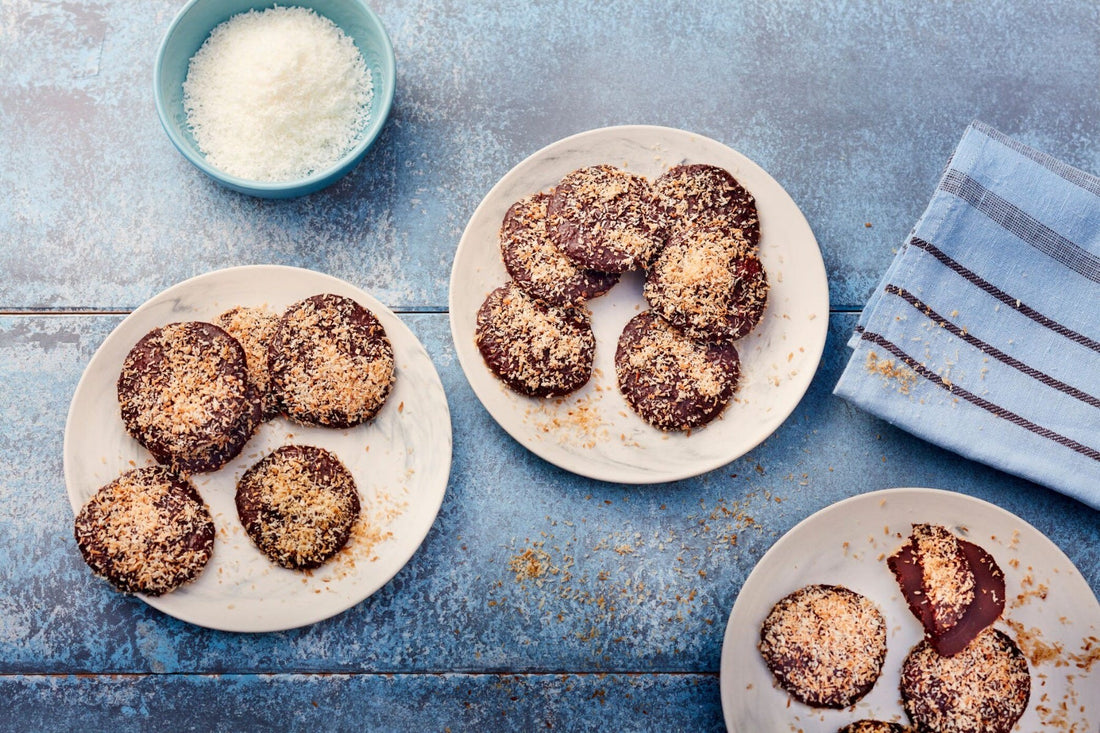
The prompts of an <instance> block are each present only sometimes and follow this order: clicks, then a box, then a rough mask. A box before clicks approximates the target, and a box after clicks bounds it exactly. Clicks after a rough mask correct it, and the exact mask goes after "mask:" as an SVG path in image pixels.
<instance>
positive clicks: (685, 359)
mask: <svg viewBox="0 0 1100 733" xmlns="http://www.w3.org/2000/svg"><path fill="white" fill-rule="evenodd" d="M615 375H616V377H617V379H618V383H619V391H620V392H622V395H623V397H624V398H625V399H626V402H627V404H629V405H630V407H631V409H633V410H634V411H635V412H636V413H637V414H638V415H639V416H640V417H641V418H642V419H643V420H645V421H646V422H648V423H649V424H650V425H653V426H654V427H656V428H660V429H661V430H689V429H691V428H697V427H701V426H703V425H706V424H707V423H709V422H710V421H712V420H714V419H715V418H716V417H718V415H720V414H721V413H722V411H723V410H724V409H725V408H726V405H727V404H729V401H730V399H732V397H733V394H734V392H736V390H737V385H738V382H739V381H740V376H741V363H740V358H739V357H738V354H737V349H736V348H735V347H734V346H733V344H730V343H724V344H719V343H706V342H703V341H698V340H695V339H692V338H690V337H688V336H686V335H684V334H683V332H681V331H679V330H678V329H676V328H674V327H673V326H672V325H671V324H669V323H668V322H667V321H666V320H665V319H663V318H661V317H660V316H659V315H657V314H656V313H654V312H653V311H646V312H644V313H639V314H638V315H636V316H634V317H633V318H632V319H630V321H629V322H628V323H627V324H626V327H625V328H624V329H623V332H622V335H621V336H620V337H619V343H618V346H617V347H616V349H615Z"/></svg>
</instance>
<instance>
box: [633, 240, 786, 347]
mask: <svg viewBox="0 0 1100 733" xmlns="http://www.w3.org/2000/svg"><path fill="white" fill-rule="evenodd" d="M643 294H644V295H645V298H646V300H647V301H648V302H649V304H650V306H652V307H653V310H655V311H656V312H657V313H659V314H661V315H662V316H664V317H665V318H666V319H668V320H669V321H670V322H671V323H672V324H673V325H674V326H676V327H678V328H681V329H683V330H684V332H685V333H687V334H688V335H690V336H692V337H693V338H697V339H702V340H705V341H732V340H735V339H739V338H741V337H743V336H745V335H746V334H747V333H748V332H749V331H751V330H752V329H753V328H754V327H755V326H756V324H757V323H759V322H760V319H761V317H762V316H763V314H764V306H765V304H766V303H767V299H768V277H767V275H766V274H765V272H764V265H763V264H762V263H761V262H760V259H759V258H758V257H757V256H756V255H755V254H754V253H753V248H752V247H751V246H750V245H749V243H748V241H747V240H746V239H745V238H744V237H742V236H741V234H740V233H739V232H738V231H737V230H730V231H725V230H722V229H713V228H711V229H686V230H683V231H681V232H679V233H678V234H676V235H674V236H673V237H672V238H671V239H670V240H669V242H668V244H666V245H665V246H664V247H663V248H662V249H661V251H660V253H659V254H658V255H657V258H656V259H655V260H654V262H653V265H652V266H651V267H650V269H649V270H648V272H647V273H646V279H645V287H644V288H643Z"/></svg>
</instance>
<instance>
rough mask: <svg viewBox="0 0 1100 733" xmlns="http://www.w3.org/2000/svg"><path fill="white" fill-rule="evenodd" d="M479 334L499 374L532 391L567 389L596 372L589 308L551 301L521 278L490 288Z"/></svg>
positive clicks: (545, 393) (547, 393) (546, 394)
mask: <svg viewBox="0 0 1100 733" xmlns="http://www.w3.org/2000/svg"><path fill="white" fill-rule="evenodd" d="M474 339H475V342H476V343H477V348H478V350H480V351H481V355H482V357H483V358H484V359H485V363H486V364H487V365H488V367H489V369H490V370H492V372H493V374H495V375H496V376H497V377H498V378H500V380H501V381H502V382H504V384H506V385H507V386H508V387H509V388H511V389H512V390H514V391H516V392H519V393H520V394H522V395H527V396H528V397H556V396H561V395H566V394H569V393H570V392H573V391H575V390H578V389H580V388H581V387H583V386H584V385H585V384H586V383H587V382H588V379H589V377H591V376H592V361H593V358H594V356H595V350H596V337H595V336H594V335H593V333H592V326H591V324H590V323H589V317H588V313H587V312H586V311H584V310H581V309H577V308H556V307H553V306H549V305H546V304H545V303H542V302H540V301H537V300H535V299H534V298H532V297H531V296H530V295H527V293H525V292H524V291H523V290H521V289H520V288H519V287H518V286H517V285H516V284H515V283H508V284H507V285H502V286H501V287H499V288H497V289H496V290H494V291H493V292H491V293H489V296H488V297H487V298H486V299H485V302H484V303H482V305H481V308H480V309H478V312H477V327H476V330H475V333H474Z"/></svg>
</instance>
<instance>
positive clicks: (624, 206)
mask: <svg viewBox="0 0 1100 733" xmlns="http://www.w3.org/2000/svg"><path fill="white" fill-rule="evenodd" d="M547 215H548V216H549V217H550V224H549V226H550V232H551V236H553V238H554V241H555V243H556V244H557V245H558V248H559V249H560V250H561V251H562V252H564V253H565V255H566V256H567V257H569V258H570V259H571V260H573V261H574V262H576V263H577V264H578V265H580V266H581V267H584V268H588V269H592V270H598V271H600V272H627V271H628V270H638V269H641V268H643V267H645V266H646V265H647V264H648V262H649V260H650V259H651V258H652V256H653V254H654V252H656V250H657V248H658V247H659V246H660V245H661V242H662V241H663V240H664V232H663V231H662V229H661V226H660V219H659V217H658V215H657V209H656V198H655V196H654V193H653V185H652V184H651V183H650V181H649V179H647V178H645V177H644V176H640V175H637V174H634V173H630V172H628V171H625V170H622V169H621V168H616V167H614V166H611V165H594V166H589V167H587V168H580V169H578V170H575V171H573V172H572V173H568V174H567V175H565V176H564V177H563V178H562V179H561V181H559V182H558V185H557V186H555V187H554V190H553V192H552V193H551V195H550V201H549V204H548V206H547Z"/></svg>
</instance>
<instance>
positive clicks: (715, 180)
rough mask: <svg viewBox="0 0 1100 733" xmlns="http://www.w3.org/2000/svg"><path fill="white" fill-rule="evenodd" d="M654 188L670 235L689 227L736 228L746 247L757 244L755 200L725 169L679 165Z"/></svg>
mask: <svg viewBox="0 0 1100 733" xmlns="http://www.w3.org/2000/svg"><path fill="white" fill-rule="evenodd" d="M653 188H654V190H655V191H656V193H657V202H658V211H659V212H660V215H661V217H662V224H663V226H664V228H665V229H666V230H667V232H668V234H669V236H672V235H674V234H676V233H677V232H679V231H682V230H684V229H687V228H689V227H697V226H703V227H717V228H725V229H737V230H739V231H740V232H741V234H742V236H744V238H745V240H746V241H748V243H749V244H751V245H752V246H754V247H755V246H756V245H757V244H759V242H760V221H759V219H758V217H757V212H756V199H754V198H753V197H752V194H750V193H749V192H748V191H746V190H745V189H744V188H743V187H742V186H741V184H740V183H738V182H737V179H736V178H734V177H733V176H732V175H731V174H730V172H729V171H727V170H725V169H724V168H719V167H718V166H715V165H706V164H702V163H696V164H692V165H678V166H676V167H674V168H671V169H669V170H668V171H666V172H665V173H664V174H663V175H661V176H660V177H658V178H657V180H656V181H654V182H653Z"/></svg>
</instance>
